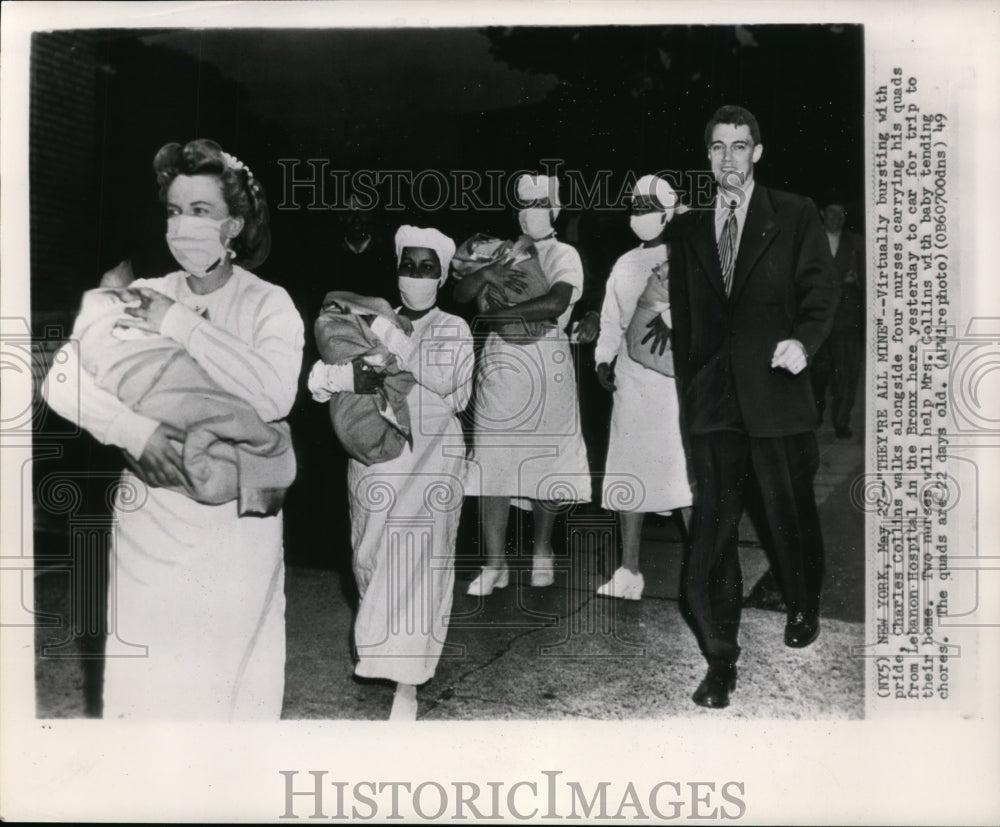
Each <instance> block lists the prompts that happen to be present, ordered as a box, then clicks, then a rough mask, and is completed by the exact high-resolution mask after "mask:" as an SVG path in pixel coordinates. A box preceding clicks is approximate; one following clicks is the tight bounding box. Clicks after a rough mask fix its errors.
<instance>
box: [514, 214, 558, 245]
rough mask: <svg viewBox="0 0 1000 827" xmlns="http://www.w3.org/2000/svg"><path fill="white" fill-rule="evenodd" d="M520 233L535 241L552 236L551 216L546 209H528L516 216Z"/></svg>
mask: <svg viewBox="0 0 1000 827" xmlns="http://www.w3.org/2000/svg"><path fill="white" fill-rule="evenodd" d="M517 220H518V223H519V224H520V225H521V231H522V232H523V233H524V234H525V235H527V236H531V238H533V239H535V240H536V241H537V240H539V239H542V238H545V237H546V236H549V235H552V215H551V210H550V209H549V208H548V207H529V208H528V209H525V210H521V211H520V212H518V214H517Z"/></svg>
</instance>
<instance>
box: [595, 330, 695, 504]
mask: <svg viewBox="0 0 1000 827" xmlns="http://www.w3.org/2000/svg"><path fill="white" fill-rule="evenodd" d="M615 386H616V388H617V390H615V394H614V407H613V408H612V409H611V434H610V438H609V440H608V461H607V464H606V465H605V476H604V492H603V501H602V505H603V506H604V508H607V509H608V510H610V511H625V512H636V511H638V512H645V511H655V512H667V511H672V510H674V509H675V508H683V507H685V506H689V505H691V501H692V498H691V486H690V485H689V484H688V476H687V465H686V462H685V458H684V446H683V443H682V442H681V429H680V410H679V405H678V401H677V385H676V383H675V382H674V379H673V378H672V377H670V376H664V375H663V374H662V373H657V372H656V371H655V370H650V369H649V368H647V367H645V366H643V365H640V364H639V363H638V362H636V361H635V360H634V359H631V358H630V357H629V355H628V351H627V347H626V346H625V345H624V342H623V346H622V348H621V349H620V351H619V353H618V361H617V362H616V363H615Z"/></svg>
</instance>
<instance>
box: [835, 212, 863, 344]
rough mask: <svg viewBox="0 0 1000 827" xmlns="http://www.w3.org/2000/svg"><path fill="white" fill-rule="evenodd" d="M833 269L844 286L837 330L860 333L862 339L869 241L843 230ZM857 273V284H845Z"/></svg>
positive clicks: (836, 319)
mask: <svg viewBox="0 0 1000 827" xmlns="http://www.w3.org/2000/svg"><path fill="white" fill-rule="evenodd" d="M833 266H834V268H835V269H836V271H837V278H838V279H839V280H840V282H841V288H840V306H839V307H838V308H837V314H836V316H834V319H833V329H834V330H835V331H837V332H838V333H848V332H852V333H856V334H857V335H858V336H859V337H860V336H861V335H862V334H863V333H864V329H865V241H864V239H863V238H862V237H861V236H860V235H858V234H857V233H852V232H851V231H850V230H843V231H842V232H841V234H840V244H838V245H837V255H835V256H834V257H833ZM851 272H853V273H854V277H855V281H854V282H847V281H844V277H845V276H846V275H847V274H848V273H851Z"/></svg>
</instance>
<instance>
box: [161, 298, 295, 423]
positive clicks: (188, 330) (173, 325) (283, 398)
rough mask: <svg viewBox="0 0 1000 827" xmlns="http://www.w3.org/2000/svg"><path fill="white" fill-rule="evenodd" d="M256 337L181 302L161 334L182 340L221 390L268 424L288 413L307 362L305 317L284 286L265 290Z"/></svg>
mask: <svg viewBox="0 0 1000 827" xmlns="http://www.w3.org/2000/svg"><path fill="white" fill-rule="evenodd" d="M256 316H257V318H256V321H255V324H254V340H253V342H252V343H249V344H248V343H247V342H244V341H243V340H242V339H240V338H239V337H238V336H234V335H233V334H232V333H229V332H228V331H225V330H223V329H222V328H220V327H218V326H216V325H214V324H212V323H211V322H210V321H208V320H207V319H205V318H203V317H202V316H199V315H198V314H197V313H195V312H194V311H193V310H191V309H190V308H188V307H185V306H184V305H183V304H181V303H179V302H177V303H175V304H174V305H173V306H171V308H170V310H168V311H167V314H166V316H164V318H163V324H162V327H161V332H162V333H163V334H164V335H165V336H169V337H170V338H172V339H175V340H176V341H178V342H180V343H181V344H182V345H184V348H185V349H186V350H187V352H188V353H189V354H190V355H191V356H192V357H194V359H195V361H197V362H198V364H199V365H201V367H203V368H204V369H205V372H206V373H208V375H209V376H211V377H212V379H213V380H214V381H215V382H217V383H218V384H219V385H220V386H221V387H222V388H224V389H225V390H227V391H230V392H231V393H234V394H236V395H237V396H239V397H241V398H242V399H245V400H246V401H247V402H249V403H250V404H251V405H253V407H254V409H255V410H256V411H257V413H258V414H259V415H260V417H261V419H263V420H264V421H265V422H273V421H274V420H277V419H281V418H283V417H284V416H287V414H288V412H289V411H290V410H291V407H292V404H293V403H294V402H295V393H296V391H297V389H298V376H299V370H300V368H301V366H302V348H303V342H304V334H303V328H302V319H301V317H300V316H299V314H298V311H296V309H295V306H294V305H293V304H292V300H291V299H290V298H289V297H288V294H287V293H285V292H284V290H274V291H270V292H268V293H267V294H266V296H265V298H264V300H263V301H262V302H260V304H259V305H258V306H257V308H256Z"/></svg>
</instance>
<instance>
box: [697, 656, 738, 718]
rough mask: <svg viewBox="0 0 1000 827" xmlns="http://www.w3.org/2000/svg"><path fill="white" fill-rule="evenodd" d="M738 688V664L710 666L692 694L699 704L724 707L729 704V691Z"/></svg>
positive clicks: (714, 707)
mask: <svg viewBox="0 0 1000 827" xmlns="http://www.w3.org/2000/svg"><path fill="white" fill-rule="evenodd" d="M734 689H736V664H734V663H731V664H726V665H724V666H709V667H708V674H707V675H705V679H704V680H703V681H702V682H701V683H700V684H698V688H697V689H696V690H695V691H694V694H693V695H692V696H691V700H692V701H694V702H695V703H696V704H698V706H707V707H709V708H710V709H722V708H723V707H727V706H729V693H730V692H732V691H733V690H734Z"/></svg>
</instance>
